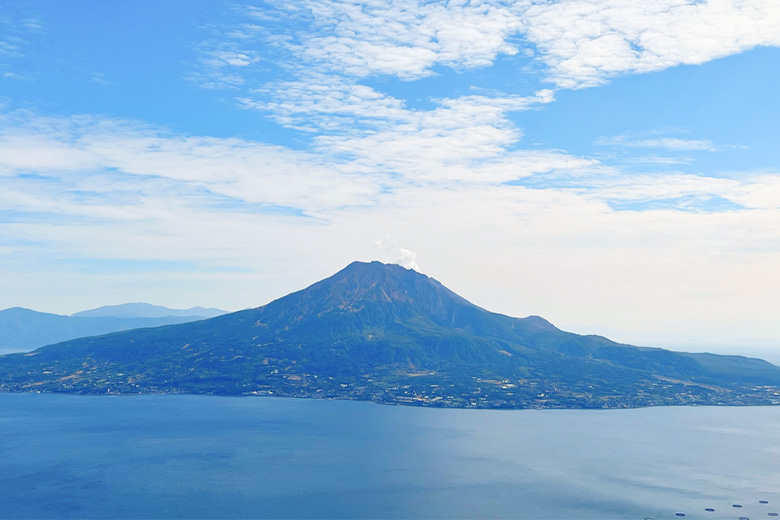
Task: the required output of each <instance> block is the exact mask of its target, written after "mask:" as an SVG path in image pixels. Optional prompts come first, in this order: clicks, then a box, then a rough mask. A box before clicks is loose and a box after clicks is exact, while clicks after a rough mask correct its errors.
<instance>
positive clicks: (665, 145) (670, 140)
mask: <svg viewBox="0 0 780 520" xmlns="http://www.w3.org/2000/svg"><path fill="white" fill-rule="evenodd" d="M594 144H596V145H599V146H624V147H627V148H660V149H665V150H671V151H684V152H692V151H704V152H715V151H717V150H719V149H720V147H719V146H717V145H715V144H714V143H713V142H712V141H710V140H709V139H679V138H676V137H654V138H639V137H632V136H626V135H618V136H612V137H601V138H599V139H597V140H596V141H595V142H594Z"/></svg>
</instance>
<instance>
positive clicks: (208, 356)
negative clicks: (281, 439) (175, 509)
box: [0, 262, 780, 408]
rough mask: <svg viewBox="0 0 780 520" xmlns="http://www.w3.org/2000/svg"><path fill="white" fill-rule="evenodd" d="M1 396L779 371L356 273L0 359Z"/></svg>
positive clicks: (396, 390)
mask: <svg viewBox="0 0 780 520" xmlns="http://www.w3.org/2000/svg"><path fill="white" fill-rule="evenodd" d="M0 390H1V391H14V392H16V391H45V392H68V393H101V394H103V393H123V394H128V393H209V394H225V395H242V394H251V395H276V396H290V397H314V398H342V399H358V400H371V401H375V402H381V403H394V404H416V405H430V406H448V407H483V408H529V407H530V408H549V407H556V408H592V407H598V408H609V407H636V406H651V405H667V404H732V405H733V404H777V403H778V402H780V401H779V400H778V391H780V368H779V367H776V366H774V365H772V364H770V363H768V362H766V361H762V360H759V359H752V358H746V357H741V356H719V355H713V354H688V353H681V352H672V351H669V350H664V349H660V348H648V347H636V346H632V345H625V344H620V343H615V342H613V341H610V340H608V339H606V338H604V337H601V336H582V335H578V334H572V333H569V332H565V331H562V330H559V329H558V328H556V327H555V326H553V325H552V324H551V323H550V322H548V321H546V320H545V319H543V318H541V317H538V316H530V317H527V318H512V317H509V316H505V315H501V314H496V313H492V312H489V311H487V310H485V309H482V308H480V307H478V306H476V305H474V304H472V303H470V302H468V301H467V300H466V299H464V298H462V297H460V296H458V295H457V294H455V293H454V292H452V291H450V290H449V289H447V288H446V287H444V286H443V285H442V284H441V283H439V282H438V281H436V280H434V279H433V278H429V277H428V276H425V275H423V274H420V273H418V272H416V271H413V270H409V269H405V268H403V267H401V266H398V265H392V264H382V263H380V262H370V263H362V262H354V263H352V264H350V265H349V266H347V267H346V268H345V269H343V270H341V271H339V272H338V273H336V274H335V275H333V276H331V277H330V278H327V279H325V280H322V281H320V282H318V283H315V284H314V285H312V286H310V287H308V288H306V289H303V290H301V291H298V292H295V293H292V294H289V295H287V296H285V297H283V298H280V299H278V300H275V301H273V302H271V303H269V304H267V305H264V306H262V307H258V308H254V309H248V310H244V311H239V312H234V313H230V314H226V315H223V316H219V317H216V318H212V319H207V320H203V321H198V322H193V323H186V324H179V325H169V326H163V327H156V328H146V329H136V330H131V331H125V332H118V333H113V334H107V335H103V336H95V337H89V338H81V339H76V340H71V341H66V342H62V343H58V344H54V345H49V346H46V347H42V348H39V349H38V350H35V351H33V352H30V353H28V354H11V355H6V356H3V357H0Z"/></svg>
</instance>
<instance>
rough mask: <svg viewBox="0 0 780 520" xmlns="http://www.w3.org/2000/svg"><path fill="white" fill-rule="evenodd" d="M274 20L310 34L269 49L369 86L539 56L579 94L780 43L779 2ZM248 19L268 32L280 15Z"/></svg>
mask: <svg viewBox="0 0 780 520" xmlns="http://www.w3.org/2000/svg"><path fill="white" fill-rule="evenodd" d="M269 12H273V13H278V12H284V13H285V15H286V16H291V17H295V19H296V20H298V21H300V22H301V23H303V24H305V26H306V30H305V31H295V32H290V33H282V34H279V33H278V32H277V33H274V32H273V29H269V31H270V33H269V34H268V35H267V38H270V40H268V41H273V42H274V43H275V44H276V45H278V46H281V47H284V48H286V49H287V50H288V51H290V52H292V53H293V55H295V56H296V59H297V60H299V61H300V62H301V63H305V64H306V65H307V66H308V67H310V68H314V69H316V70H318V71H320V72H326V73H328V74H341V75H346V76H351V77H359V78H362V77H367V76H372V75H389V76H395V77H398V78H401V79H404V80H413V79H418V78H421V77H424V76H428V75H431V74H433V73H434V69H435V67H436V66H443V67H449V68H452V69H455V70H462V69H469V68H478V67H485V66H489V65H491V64H492V63H493V62H494V61H495V60H496V58H497V57H498V56H500V55H507V56H512V55H515V54H518V53H520V51H521V50H522V51H523V52H522V54H523V55H525V54H527V53H528V52H530V51H531V50H532V49H534V50H535V53H534V54H535V56H536V59H537V60H538V61H540V62H541V63H543V64H544V65H545V66H546V67H547V69H548V72H547V77H548V79H549V80H550V81H551V82H553V83H554V84H555V85H556V86H557V87H559V88H581V87H588V86H594V85H599V84H603V83H604V82H606V81H608V80H609V78H611V77H613V76H616V75H619V74H625V73H645V72H652V71H658V70H663V69H666V68H669V67H673V66H676V65H681V64H700V63H705V62H707V61H710V60H713V59H716V58H720V57H724V56H729V55H732V54H737V53H740V52H743V51H745V50H748V49H751V48H754V47H757V46H777V45H780V35H778V31H777V27H778V26H779V25H780V5H778V4H777V2H775V1H774V0H708V1H692V0H658V1H654V2H652V3H647V2H634V1H631V0H559V1H514V2H513V1H505V0H494V1H480V2H421V1H417V0H403V1H390V0H375V1H371V2H357V1H350V0H324V1H317V2H311V1H305V0H299V1H294V2H287V1H285V2H277V3H276V4H275V5H274V9H273V11H271V10H269ZM249 14H250V15H251V16H253V17H256V18H257V21H258V26H261V27H262V26H263V25H264V23H267V22H268V20H269V19H274V18H275V17H277V16H278V14H274V15H272V16H268V13H265V12H264V11H262V10H260V9H257V8H253V9H251V11H249ZM275 27H276V30H277V31H278V30H279V29H278V26H275ZM241 34H246V33H245V32H243V33H241Z"/></svg>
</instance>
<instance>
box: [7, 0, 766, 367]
mask: <svg viewBox="0 0 780 520" xmlns="http://www.w3.org/2000/svg"><path fill="white" fill-rule="evenodd" d="M778 27H780V3H778V2H776V1H775V0H742V1H739V0H710V1H692V0H658V1H654V2H634V1H626V0H565V1H551V2H541V1H531V0H529V1H518V2H509V1H500V0H488V1H483V2H476V1H475V2H468V1H463V2H460V1H451V2H418V1H412V0H402V1H389V0H387V1H385V0H372V1H370V2H368V1H367V2H353V1H348V0H343V1H339V0H318V1H316V2H309V1H304V0H293V1H281V0H280V1H269V2H241V3H236V2H220V1H205V0H187V1H182V0H172V1H167V2H154V1H151V0H142V1H137V2H124V3H123V2H101V1H97V0H78V1H75V2H56V1H54V0H44V1H34V2H33V1H11V2H4V3H3V4H2V5H0V269H2V271H1V272H2V274H3V276H0V308H6V307H13V306H22V307H28V308H32V309H35V310H39V311H46V312H55V313H61V314H71V313H73V312H76V311H79V310H82V309H87V308H93V307H99V306H102V305H107V304H115V303H118V302H132V301H147V302H151V303H155V304H160V305H165V306H168V307H174V308H189V307H192V306H197V305H200V306H203V307H219V308H223V309H231V310H237V309H242V308H247V307H256V306H259V305H263V304H265V303H267V302H269V301H270V300H272V299H275V298H278V297H280V296H283V295H285V294H287V293H289V292H291V291H295V290H298V289H301V288H302V287H304V286H306V285H309V284H310V283H313V282H315V281H317V280H319V279H321V278H325V277H326V276H329V275H331V274H332V273H334V272H336V271H338V270H339V269H341V268H342V267H344V266H345V265H347V264H348V263H350V262H351V261H353V260H356V259H358V260H371V259H378V260H382V261H385V262H398V263H401V264H402V265H405V266H413V267H415V268H416V269H417V270H419V271H420V272H423V273H426V274H428V275H430V276H432V277H434V278H436V279H437V280H439V281H441V282H442V283H443V284H445V285H446V286H447V287H449V288H450V289H452V290H453V291H455V292H457V293H458V294H461V295H462V296H464V297H465V298H468V299H469V300H470V301H472V302H474V303H475V304H477V305H479V306H481V307H484V308H486V309H488V310H491V311H496V312H501V313H504V314H508V315H512V316H527V315H530V314H536V315H541V316H544V317H545V318H547V319H549V320H550V321H552V322H553V323H554V324H555V325H556V326H558V327H560V328H563V329H566V330H571V331H574V332H588V333H599V334H604V335H607V336H609V337H610V338H612V339H615V340H619V341H625V342H631V343H635V344H655V345H658V346H669V347H676V348H681V347H685V346H686V345H693V346H695V345H701V347H702V348H703V349H705V348H706V347H708V346H712V345H716V346H717V345H720V346H728V347H729V348H732V347H733V349H732V350H733V351H734V352H735V353H739V352H740V350H739V349H741V348H742V349H744V348H749V347H750V348H752V347H756V348H758V347H762V348H770V347H772V346H777V350H780V320H778V319H777V316H776V313H777V311H776V309H777V294H780V269H778V267H777V266H778V265H780V160H779V159H780V149H779V148H778V146H777V143H778V142H780V122H779V120H778V117H777V115H778V114H780V98H779V97H778V95H777V93H778V92H779V91H780V66H778V65H780V48H779V47H780V31H778Z"/></svg>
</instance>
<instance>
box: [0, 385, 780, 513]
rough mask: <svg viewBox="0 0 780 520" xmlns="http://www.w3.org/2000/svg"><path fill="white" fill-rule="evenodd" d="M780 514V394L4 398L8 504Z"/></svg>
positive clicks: (3, 475)
mask: <svg viewBox="0 0 780 520" xmlns="http://www.w3.org/2000/svg"><path fill="white" fill-rule="evenodd" d="M760 500H761V501H764V502H766V503H760V502H759V501H760ZM734 505H741V506H742V507H740V508H735V507H733V506H734ZM705 508H710V509H714V511H706V510H705ZM772 512H780V407H746V408H734V407H698V408H696V407H667V408H650V409H638V410H611V411H594V410H588V411H585V410H565V411H562V410H548V411H536V410H522V411H486V410H445V409H431V408H414V407H397V406H381V405H375V404H370V403H359V402H349V401H325V400H305V399H285V398H267V397H266V398H261V397H257V398H255V397H244V398H242V397H214V396H187V395H164V396H163V395H158V396H121V397H118V396H113V397H111V396H69V395H51V394H0V518H530V519H536V518H538V519H548V518H549V519H553V518H554V519H562V518H571V519H575V518H583V519H585V518H599V519H610V518H638V519H640V520H641V519H644V518H654V519H656V520H660V519H665V518H680V517H679V516H677V515H678V514H685V516H686V518H708V519H716V518H718V519H720V518H728V519H732V518H733V519H735V520H736V519H738V518H740V517H743V518H769V516H768V515H769V513H772Z"/></svg>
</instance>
